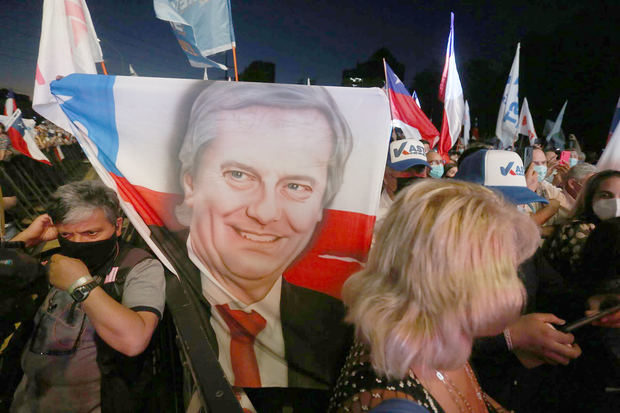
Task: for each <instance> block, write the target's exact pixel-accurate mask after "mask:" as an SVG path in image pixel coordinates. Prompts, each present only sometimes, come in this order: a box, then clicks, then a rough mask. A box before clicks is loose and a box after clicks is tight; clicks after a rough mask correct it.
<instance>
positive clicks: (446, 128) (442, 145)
mask: <svg viewBox="0 0 620 413" xmlns="http://www.w3.org/2000/svg"><path fill="white" fill-rule="evenodd" d="M451 148H452V137H451V136H450V125H449V124H448V116H447V115H446V109H445V108H444V110H443V120H442V122H441V135H440V137H439V148H438V149H439V154H440V155H442V156H443V155H446V154H447V153H448V151H449V150H450V149H451Z"/></svg>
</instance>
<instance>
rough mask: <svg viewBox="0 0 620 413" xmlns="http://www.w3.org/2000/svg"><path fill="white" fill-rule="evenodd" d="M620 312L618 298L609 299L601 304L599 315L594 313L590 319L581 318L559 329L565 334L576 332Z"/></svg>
mask: <svg viewBox="0 0 620 413" xmlns="http://www.w3.org/2000/svg"><path fill="white" fill-rule="evenodd" d="M619 311H620V300H619V299H617V298H607V299H606V300H604V301H603V302H601V305H600V310H599V312H598V313H594V314H592V315H590V316H588V317H584V318H581V319H579V320H576V321H573V322H572V323H568V324H565V325H563V326H561V327H560V328H559V330H560V331H562V332H564V333H570V332H571V331H573V330H576V329H578V328H580V327H583V326H585V325H588V324H591V323H593V322H595V321H598V320H600V319H602V318H604V317H605V316H608V315H611V314H613V313H616V312H619Z"/></svg>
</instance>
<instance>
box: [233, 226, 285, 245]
mask: <svg viewBox="0 0 620 413" xmlns="http://www.w3.org/2000/svg"><path fill="white" fill-rule="evenodd" d="M233 229H234V230H235V232H236V233H237V234H239V235H240V236H241V237H242V238H244V239H246V240H248V241H253V242H259V243H264V244H267V243H273V242H276V241H277V240H279V239H280V238H282V237H279V236H277V235H274V234H265V233H263V234H260V233H257V232H249V231H244V230H241V229H239V228H235V227H233Z"/></svg>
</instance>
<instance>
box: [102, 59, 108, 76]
mask: <svg viewBox="0 0 620 413" xmlns="http://www.w3.org/2000/svg"><path fill="white" fill-rule="evenodd" d="M101 69H102V70H103V74H104V75H107V74H108V69H106V68H105V62H104V61H103V60H102V61H101Z"/></svg>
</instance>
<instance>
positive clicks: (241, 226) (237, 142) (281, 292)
mask: <svg viewBox="0 0 620 413" xmlns="http://www.w3.org/2000/svg"><path fill="white" fill-rule="evenodd" d="M352 146H353V140H352V136H351V132H350V129H349V126H348V124H347V122H346V120H345V118H344V117H343V116H342V114H341V112H340V110H339V109H338V107H337V105H336V103H335V102H334V100H333V98H332V97H331V96H330V95H329V93H328V92H327V91H326V90H324V89H322V88H307V87H299V86H294V85H288V86H285V85H282V86H280V87H278V88H271V87H268V88H267V87H264V86H262V85H259V84H253V83H245V84H239V85H235V87H234V88H230V87H228V86H227V85H225V84H212V85H209V86H208V87H207V88H205V90H204V91H203V92H201V93H200V94H199V95H198V97H197V98H196V100H195V101H194V104H193V107H192V110H191V113H190V118H189V121H188V128H187V131H186V134H185V137H184V140H183V144H182V146H181V150H180V153H179V159H180V160H181V179H182V183H183V189H184V195H185V198H184V203H183V208H184V211H178V213H177V216H178V217H179V218H180V220H181V222H182V223H184V224H187V225H188V226H189V236H188V238H187V244H186V245H187V252H188V257H189V259H190V261H191V262H192V263H193V264H194V266H195V271H194V272H193V273H191V274H187V277H188V279H189V280H190V282H191V283H192V284H194V285H199V286H201V290H200V292H199V293H200V294H201V295H200V296H199V297H197V298H198V299H199V300H201V304H202V306H201V307H200V310H201V311H207V312H208V315H205V317H204V318H205V319H207V320H209V325H206V326H204V328H205V329H207V330H208V332H209V337H210V339H211V345H212V347H213V349H214V350H215V354H217V355H218V360H219V363H220V365H221V366H222V369H223V371H224V373H225V375H226V378H227V379H228V381H229V383H230V384H231V385H232V386H233V390H234V392H235V394H236V395H237V397H238V398H239V399H240V401H241V404H242V406H243V407H244V408H248V409H252V408H256V409H257V410H258V411H261V410H264V408H263V409H261V407H260V403H261V395H262V394H263V393H261V391H260V389H258V388H264V387H277V388H280V391H279V393H278V395H277V396H274V395H272V397H271V399H272V400H269V402H272V401H273V402H274V403H276V402H277V403H282V404H281V406H280V408H289V407H293V406H291V405H290V403H292V404H293V405H299V404H300V403H306V402H318V401H319V399H321V397H323V395H324V403H325V406H326V404H327V400H328V394H327V391H326V390H327V389H328V388H329V387H330V386H332V385H333V384H334V383H335V380H336V378H337V375H338V371H339V370H340V367H341V365H342V363H343V362H344V358H345V356H346V350H347V348H348V345H349V343H350V341H349V339H350V335H349V334H348V331H349V330H348V329H347V328H346V325H345V324H344V322H343V318H344V307H343V305H342V303H341V301H340V300H338V299H336V298H334V297H331V296H329V295H327V294H324V293H320V292H317V291H315V290H311V289H308V288H304V287H301V286H297V285H294V284H292V283H289V282H288V281H287V280H286V279H284V277H283V276H282V275H283V273H284V271H285V270H286V269H287V267H289V265H291V263H292V262H293V261H295V260H296V259H297V258H298V257H300V256H301V255H302V253H303V252H304V250H305V249H306V247H307V246H308V245H309V243H310V241H311V240H312V238H313V235H314V234H315V230H316V228H317V226H318V224H319V223H320V222H321V220H322V217H323V208H324V207H326V206H327V205H328V204H329V203H330V202H331V201H332V199H333V198H334V196H335V195H336V193H337V192H338V191H339V189H340V186H341V184H342V181H343V174H344V169H345V166H346V163H347V159H348V156H349V154H350V152H351V150H352ZM420 146H421V145H420ZM250 148H251V150H250ZM179 212H181V213H179ZM235 320H239V321H235ZM239 324H241V325H242V326H246V327H244V328H242V329H241V330H240V331H241V332H242V333H243V334H244V335H245V336H247V337H249V338H248V339H251V345H249V346H245V345H244V347H243V348H244V351H243V352H240V351H237V350H238V349H239V345H240V342H239V338H238V337H239V333H238V330H239V329H240V327H238V326H239ZM288 387H290V388H306V389H316V390H317V392H320V393H313V394H314V395H316V397H314V396H312V397H306V398H301V397H293V398H292V399H291V398H290V397H289V396H291V395H293V394H294V391H293V390H290V391H289V390H288V389H287V388H288ZM306 394H311V393H309V392H306ZM310 399H314V400H310ZM262 400H263V401H265V399H264V398H263V399H262ZM282 406H288V407H282ZM325 406H324V407H323V409H324V408H325ZM271 408H275V407H273V405H272V407H271ZM316 409H317V410H320V408H316Z"/></svg>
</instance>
